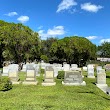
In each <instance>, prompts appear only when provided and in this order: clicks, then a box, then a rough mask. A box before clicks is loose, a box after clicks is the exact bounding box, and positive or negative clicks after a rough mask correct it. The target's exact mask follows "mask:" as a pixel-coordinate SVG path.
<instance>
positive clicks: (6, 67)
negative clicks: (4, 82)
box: [2, 66, 9, 76]
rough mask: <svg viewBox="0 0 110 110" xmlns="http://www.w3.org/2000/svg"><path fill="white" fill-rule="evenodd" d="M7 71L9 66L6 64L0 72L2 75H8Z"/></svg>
mask: <svg viewBox="0 0 110 110" xmlns="http://www.w3.org/2000/svg"><path fill="white" fill-rule="evenodd" d="M8 71H9V67H8V66H5V67H3V74H2V76H8Z"/></svg>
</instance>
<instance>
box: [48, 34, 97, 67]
mask: <svg viewBox="0 0 110 110" xmlns="http://www.w3.org/2000/svg"><path fill="white" fill-rule="evenodd" d="M50 52H51V55H53V56H56V57H57V58H58V60H60V61H64V60H66V62H67V63H76V64H78V65H79V66H81V63H84V64H85V63H86V61H87V60H89V59H95V58H96V46H95V45H94V44H92V43H91V42H90V41H89V40H88V39H86V38H83V37H77V36H72V37H65V38H63V39H60V40H57V41H56V42H54V43H53V44H52V46H51V50H50Z"/></svg>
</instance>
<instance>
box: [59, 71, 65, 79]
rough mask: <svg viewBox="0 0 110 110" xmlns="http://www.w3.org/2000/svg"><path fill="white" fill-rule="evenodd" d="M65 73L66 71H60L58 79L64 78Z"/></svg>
mask: <svg viewBox="0 0 110 110" xmlns="http://www.w3.org/2000/svg"><path fill="white" fill-rule="evenodd" d="M64 73H65V72H64V71H59V72H58V76H57V79H64Z"/></svg>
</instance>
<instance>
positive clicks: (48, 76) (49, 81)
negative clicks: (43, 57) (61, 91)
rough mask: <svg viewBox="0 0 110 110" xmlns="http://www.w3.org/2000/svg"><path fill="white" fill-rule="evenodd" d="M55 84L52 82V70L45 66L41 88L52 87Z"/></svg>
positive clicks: (50, 67)
mask: <svg viewBox="0 0 110 110" xmlns="http://www.w3.org/2000/svg"><path fill="white" fill-rule="evenodd" d="M55 84H56V82H54V70H53V68H52V66H46V68H45V77H44V82H43V83H42V85H43V86H53V85H55Z"/></svg>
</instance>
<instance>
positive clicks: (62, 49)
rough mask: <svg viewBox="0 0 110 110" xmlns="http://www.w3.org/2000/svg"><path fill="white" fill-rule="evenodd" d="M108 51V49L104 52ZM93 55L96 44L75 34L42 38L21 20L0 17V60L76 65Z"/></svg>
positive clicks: (0, 62)
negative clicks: (9, 20) (12, 20)
mask: <svg viewBox="0 0 110 110" xmlns="http://www.w3.org/2000/svg"><path fill="white" fill-rule="evenodd" d="M106 55H108V53H106ZM95 58H96V45H94V44H93V43H91V42H90V41H89V40H88V39H86V38H84V37H78V36H70V37H65V38H63V39H58V38H52V37H51V38H47V39H46V40H41V39H40V37H39V34H38V33H37V32H34V31H33V30H31V29H30V28H29V27H28V26H24V25H23V24H21V23H18V24H15V23H8V22H4V21H2V20H0V64H2V63H3V61H5V60H11V61H14V62H16V63H20V62H23V61H26V60H32V61H33V60H34V59H36V60H38V61H40V60H42V59H43V60H45V61H46V62H59V63H63V62H64V61H66V62H67V63H70V64H71V63H76V64H78V65H79V66H81V64H82V63H83V64H85V63H86V61H87V60H90V59H95Z"/></svg>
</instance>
